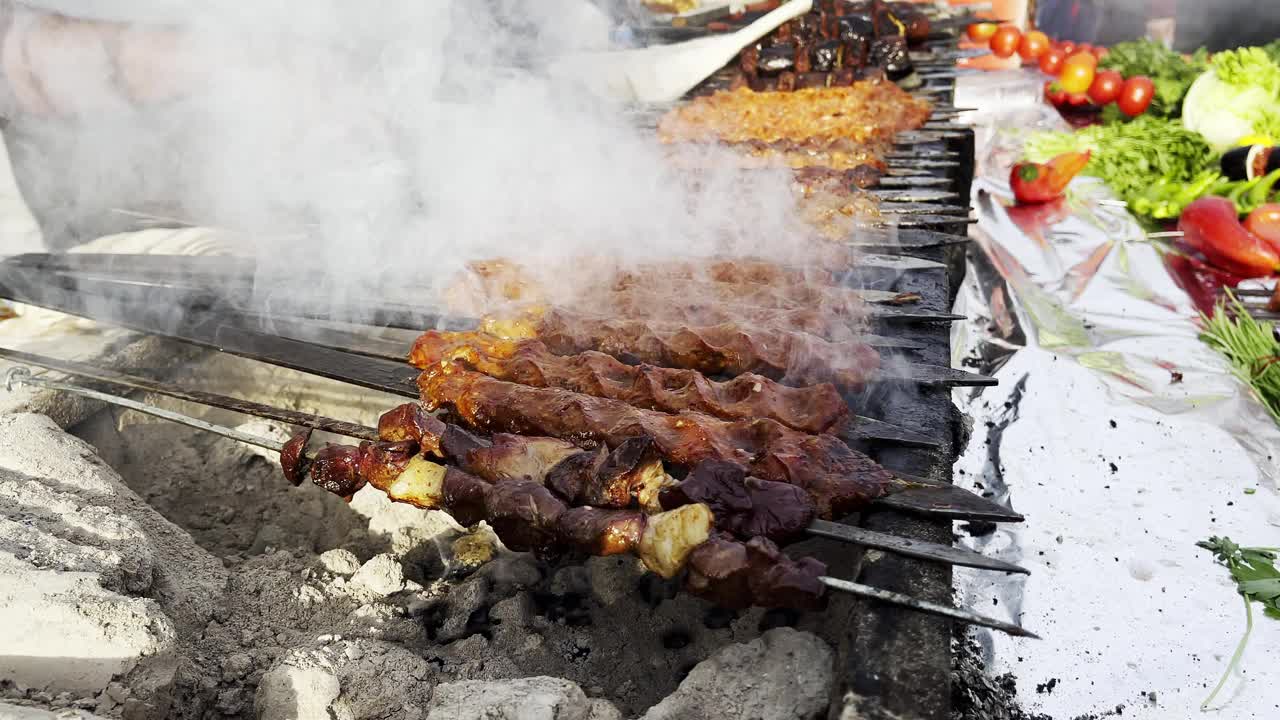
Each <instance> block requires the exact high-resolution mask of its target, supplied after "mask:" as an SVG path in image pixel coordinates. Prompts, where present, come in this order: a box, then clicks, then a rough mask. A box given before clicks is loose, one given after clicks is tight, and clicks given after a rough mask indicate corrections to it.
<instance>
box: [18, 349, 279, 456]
mask: <svg viewBox="0 0 1280 720" xmlns="http://www.w3.org/2000/svg"><path fill="white" fill-rule="evenodd" d="M24 385H26V386H28V387H40V388H47V389H49V390H60V391H62V392H69V393H73V394H75V395H81V396H83V397H87V398H92V399H94V400H100V401H102V402H105V403H109V404H111V405H118V406H120V407H124V408H129V409H130V410H137V411H138V412H140V413H145V414H147V415H152V416H154V417H158V418H161V419H164V420H168V421H170V422H175V423H178V424H179V425H186V426H187V427H192V428H196V429H197V430H204V431H205V432H211V433H213V434H215V435H221V436H222V437H225V438H230V439H232V440H238V441H240V442H242V443H246V444H248V445H254V446H256V447H260V448H264V449H266V450H273V451H275V452H280V451H281V450H283V449H284V443H282V442H279V441H277V440H271V439H269V438H264V437H258V436H257V435H250V434H249V433H244V432H240V431H239V430H233V429H231V428H229V427H224V426H222V425H214V424H213V423H208V422H205V421H204V420H199V419H197V418H193V417H190V416H187V415H183V414H182V413H177V412H173V411H171V410H165V409H164V408H160V407H156V406H155V405H148V404H146V403H142V402H138V401H136V400H130V399H129V398H125V397H120V396H118V395H112V394H110V393H104V392H98V391H97V390H90V389H89V388H86V387H81V386H79V385H69V384H67V383H60V382H57V381H55V380H48V379H45V378H42V377H36V376H34V375H32V374H31V370H30V369H29V368H26V367H23V366H18V367H13V368H10V369H9V371H8V372H7V373H5V376H4V387H5V389H6V390H8V391H9V392H13V391H14V390H16V389H17V388H19V387H22V386H24Z"/></svg>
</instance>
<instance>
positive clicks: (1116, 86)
mask: <svg viewBox="0 0 1280 720" xmlns="http://www.w3.org/2000/svg"><path fill="white" fill-rule="evenodd" d="M1123 86H1124V76H1123V75H1121V74H1120V73H1118V72H1116V71H1115V70H1101V71H1099V72H1097V73H1095V74H1094V76H1093V84H1092V85H1090V86H1089V99H1090V100H1092V101H1093V103H1094V104H1095V105H1106V104H1107V103H1110V102H1115V99H1116V98H1118V97H1120V88H1121V87H1123Z"/></svg>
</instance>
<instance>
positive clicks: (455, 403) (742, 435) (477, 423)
mask: <svg viewBox="0 0 1280 720" xmlns="http://www.w3.org/2000/svg"><path fill="white" fill-rule="evenodd" d="M418 386H419V389H420V390H421V392H422V397H423V400H424V402H426V403H427V405H428V407H429V408H447V409H448V410H449V411H450V412H452V413H453V414H454V415H456V416H457V417H459V418H461V419H462V420H463V421H464V422H466V423H467V424H468V425H470V426H471V427H473V428H476V429H478V430H483V431H486V432H511V433H519V434H531V435H545V436H550V437H555V438H560V439H562V440H568V441H570V442H574V443H575V444H577V443H600V444H604V445H607V446H608V447H612V448H616V447H617V446H619V445H621V444H622V443H623V442H626V441H627V440H628V439H629V438H634V437H636V436H644V437H648V438H651V439H652V440H653V441H654V443H655V447H656V448H657V450H658V451H659V453H660V455H661V456H662V458H663V459H664V460H666V461H667V462H670V463H673V464H676V465H683V466H685V467H692V466H694V465H697V464H698V463H699V462H702V461H703V460H722V461H725V462H729V463H733V464H735V465H737V466H739V467H741V468H742V469H743V470H745V471H747V472H750V473H751V474H753V475H755V476H756V477H759V478H761V479H764V480H773V481H776V482H785V483H789V484H792V485H796V486H798V487H801V488H803V489H804V490H806V491H808V493H809V495H810V497H812V498H813V499H814V502H815V503H816V504H817V507H818V512H819V515H820V516H822V517H824V518H830V517H839V516H843V515H845V514H847V513H849V512H852V511H853V510H855V509H858V508H861V507H863V506H865V505H866V504H867V503H869V502H870V501H872V500H874V499H876V498H879V497H883V496H884V495H886V494H887V493H888V492H889V490H890V485H891V483H892V476H891V475H889V473H888V472H887V471H885V470H884V468H882V467H880V466H879V465H877V464H876V463H875V462H874V461H873V460H871V458H869V457H867V456H866V455H863V454H862V453H859V452H857V451H854V450H852V449H850V448H849V447H848V446H847V445H845V443H843V442H842V441H840V440H839V439H837V438H836V437H834V436H831V435H810V434H806V433H801V432H798V431H795V430H792V429H791V428H788V427H787V426H785V425H783V424H781V423H779V422H776V421H773V420H764V419H757V420H752V421H737V422H729V421H725V420H719V419H717V418H713V417H710V416H707V415H701V414H698V413H690V412H685V413H680V414H674V415H673V414H667V413H661V412H656V411H653V410H644V409H640V408H635V407H632V406H630V405H627V404H626V403H622V402H618V401H616V400H609V399H605V398H597V397H591V396H589V395H582V394H579V393H574V392H569V391H567V390H561V389H558V388H533V387H527V386H524V385H517V384H515V383H509V382H504V381H501V380H495V379H494V378H491V377H488V376H487V375H483V374H481V373H477V372H474V371H471V370H467V369H465V368H463V367H462V366H460V365H457V364H441V365H438V366H435V367H433V368H431V369H429V370H427V371H426V372H424V373H423V374H422V376H421V377H420V378H419V381H418Z"/></svg>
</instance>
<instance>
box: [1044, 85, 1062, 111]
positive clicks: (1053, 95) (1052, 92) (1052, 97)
mask: <svg viewBox="0 0 1280 720" xmlns="http://www.w3.org/2000/svg"><path fill="white" fill-rule="evenodd" d="M1044 99H1045V100H1048V101H1049V104H1051V105H1053V106H1055V107H1056V106H1058V105H1061V104H1063V103H1065V102H1066V101H1067V92H1066V91H1065V90H1063V89H1062V86H1061V85H1059V84H1058V83H1057V82H1056V81H1054V80H1050V81H1049V82H1046V83H1045V84H1044Z"/></svg>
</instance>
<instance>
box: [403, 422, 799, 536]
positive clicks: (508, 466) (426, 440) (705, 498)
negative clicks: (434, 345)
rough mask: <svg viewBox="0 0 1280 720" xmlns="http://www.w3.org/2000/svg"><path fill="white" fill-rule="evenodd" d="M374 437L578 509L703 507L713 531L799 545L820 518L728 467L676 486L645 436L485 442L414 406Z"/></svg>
mask: <svg viewBox="0 0 1280 720" xmlns="http://www.w3.org/2000/svg"><path fill="white" fill-rule="evenodd" d="M378 435H379V437H380V438H381V439H382V441H383V442H385V443H393V444H400V443H412V444H413V446H414V447H415V448H420V449H421V451H422V452H424V453H427V454H430V455H434V456H436V457H440V458H442V459H444V460H445V461H446V462H448V463H449V464H451V465H456V466H457V467H459V468H461V469H462V470H464V471H466V472H468V473H471V474H473V475H475V476H477V477H480V478H483V479H484V480H486V481H488V482H491V483H500V482H512V481H517V480H520V481H524V480H528V481H533V482H536V483H538V484H540V485H544V486H545V487H547V489H549V490H551V492H552V493H553V494H555V495H556V496H557V497H558V498H560V499H561V500H563V501H564V502H566V503H568V504H569V505H571V506H575V507H577V506H584V505H585V506H592V507H601V508H612V509H619V510H622V509H639V510H641V511H643V512H645V513H647V514H655V513H659V512H662V511H664V510H673V509H675V508H678V507H681V506H683V505H689V504H692V503H705V504H707V505H708V507H711V508H712V509H713V510H714V511H715V518H716V526H717V527H718V528H720V529H721V530H724V531H726V532H730V533H732V534H733V535H735V536H737V537H741V538H744V539H749V538H752V537H756V536H761V537H767V538H769V539H770V540H773V541H775V542H779V543H786V542H790V541H793V540H797V539H799V538H801V537H803V536H804V535H805V533H806V532H807V531H808V529H809V526H810V524H811V523H812V522H813V521H814V519H816V517H817V514H818V507H817V505H816V504H815V502H814V501H813V499H812V498H810V497H809V495H808V494H807V493H806V492H805V491H804V490H803V489H802V488H799V487H797V486H795V485H789V484H786V483H780V482H772V481H767V480H761V479H759V478H754V477H748V476H747V474H746V473H745V472H743V471H742V469H741V468H740V467H739V466H737V465H733V464H731V463H724V462H720V461H716V460H707V461H703V462H700V463H698V464H697V465H696V466H694V467H693V469H692V470H691V471H690V472H689V474H688V475H687V476H686V477H685V478H684V479H683V480H680V481H677V480H675V479H673V478H671V477H670V476H668V475H667V473H666V470H665V468H664V466H663V463H662V458H661V457H660V456H659V454H658V452H657V447H656V445H655V443H654V441H653V440H652V439H651V438H649V437H645V436H637V437H632V438H628V439H627V440H625V441H623V442H622V443H620V444H619V445H618V446H617V447H615V448H613V449H612V450H606V449H605V448H603V447H601V448H596V449H594V450H584V449H583V448H581V447H578V446H577V445H574V444H573V443H570V442H568V441H565V440H558V439H555V438H549V437H529V436H523V435H508V434H505V433H498V434H495V435H493V436H492V437H491V438H488V439H486V438H481V437H478V436H476V435H472V434H471V433H469V432H467V431H466V430H463V429H462V428H460V427H458V426H456V425H451V424H449V423H445V422H443V421H441V420H440V419H439V418H436V417H434V416H432V415H430V414H428V413H426V412H425V411H424V410H423V408H422V406H420V405H418V404H416V403H407V404H405V405H401V406H399V407H397V408H394V409H392V410H390V411H388V412H387V413H385V414H383V416H382V417H381V418H379V421H378ZM398 446H399V445H398Z"/></svg>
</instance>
